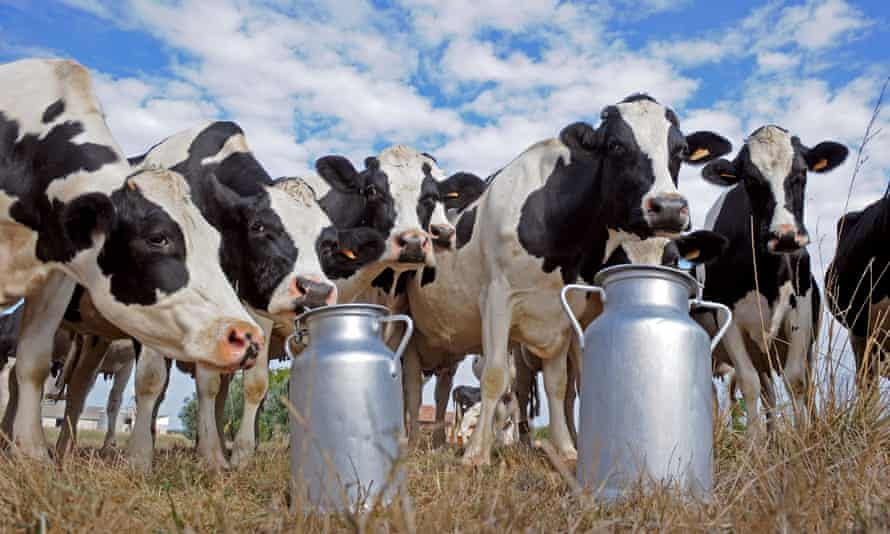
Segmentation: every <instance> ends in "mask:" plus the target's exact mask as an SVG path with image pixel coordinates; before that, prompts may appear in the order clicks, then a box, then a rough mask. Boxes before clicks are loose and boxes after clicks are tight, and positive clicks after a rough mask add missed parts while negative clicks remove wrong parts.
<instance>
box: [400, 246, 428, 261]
mask: <svg viewBox="0 0 890 534" xmlns="http://www.w3.org/2000/svg"><path fill="white" fill-rule="evenodd" d="M397 261H398V262H399V263H426V254H424V253H423V251H420V250H416V251H415V250H408V249H403V250H402V251H401V252H400V253H399V258H398V260H397Z"/></svg>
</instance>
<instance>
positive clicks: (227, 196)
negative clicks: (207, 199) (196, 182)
mask: <svg viewBox="0 0 890 534" xmlns="http://www.w3.org/2000/svg"><path fill="white" fill-rule="evenodd" d="M207 187H208V188H209V189H210V195H211V198H213V201H214V203H215V204H216V205H217V206H222V207H223V211H224V212H225V213H235V212H237V210H236V209H234V208H237V207H238V206H240V205H241V202H242V200H243V199H242V198H241V195H239V194H238V193H236V192H235V191H233V190H232V189H231V188H230V187H228V186H227V185H225V184H224V183H222V182H220V181H219V179H218V178H217V177H216V174H214V173H210V174H209V175H207Z"/></svg>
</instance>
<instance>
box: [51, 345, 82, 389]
mask: <svg viewBox="0 0 890 534" xmlns="http://www.w3.org/2000/svg"><path fill="white" fill-rule="evenodd" d="M83 338H84V336H82V335H79V334H74V341H73V343H71V348H69V349H68V355H67V356H66V357H65V365H63V366H62V372H61V373H59V376H58V377H57V378H56V380H55V382H54V383H53V386H52V388H51V389H50V391H49V392H47V394H46V398H48V399H51V400H65V386H66V385H68V384H69V383H70V381H71V373H72V372H73V371H74V368H75V367H76V366H77V359H78V358H79V357H80V355H81V354H82V351H83Z"/></svg>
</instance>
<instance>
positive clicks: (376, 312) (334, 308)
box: [284, 303, 414, 376]
mask: <svg viewBox="0 0 890 534" xmlns="http://www.w3.org/2000/svg"><path fill="white" fill-rule="evenodd" d="M320 315H341V316H342V315H365V316H368V317H376V318H377V320H378V321H379V322H381V323H395V322H401V323H405V333H404V334H403V335H402V339H401V341H399V346H398V347H397V348H396V350H395V351H394V354H393V357H392V361H391V363H390V372H391V373H392V376H396V374H398V372H399V366H400V365H401V358H402V353H403V352H405V349H406V348H407V347H408V342H409V341H411V335H412V334H414V321H413V320H411V317H409V316H408V315H404V314H400V313H392V312H391V311H390V309H389V308H387V307H386V306H382V305H380V304H361V303H349V304H331V305H328V306H321V307H319V308H313V309H311V310H308V311H305V312H303V313H301V314H300V315H299V316H297V318H296V319H294V333H293V334H291V335H289V336H288V337H287V339H286V340H285V342H284V351H285V353H287V356H288V357H289V358H290V359H292V360H293V359H296V358H298V357H299V356H300V355H299V354H294V352H293V350H292V349H291V347H292V342H293V341H297V342H298V343H306V340H307V337H308V330H307V328H306V326H305V323H306V321H307V320H308V319H312V318H314V317H315V316H320Z"/></svg>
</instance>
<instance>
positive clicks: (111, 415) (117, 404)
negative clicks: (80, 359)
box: [102, 360, 136, 453]
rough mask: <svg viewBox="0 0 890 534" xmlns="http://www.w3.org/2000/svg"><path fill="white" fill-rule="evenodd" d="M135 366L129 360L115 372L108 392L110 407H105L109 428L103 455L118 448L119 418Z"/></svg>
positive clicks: (132, 361) (103, 444) (106, 433)
mask: <svg viewBox="0 0 890 534" xmlns="http://www.w3.org/2000/svg"><path fill="white" fill-rule="evenodd" d="M135 364H136V362H135V361H134V360H128V361H127V362H126V363H124V365H123V366H122V367H120V368H119V369H117V370H115V372H114V383H113V384H112V385H111V391H109V392H108V405H107V406H106V407H105V413H106V420H107V421H108V428H107V429H106V430H105V441H104V442H103V443H102V452H103V453H108V452H111V450H112V449H113V448H114V447H117V442H116V441H115V437H114V436H115V431H116V430H117V418H118V416H119V415H120V412H121V401H122V400H123V396H124V389H126V387H127V382H129V381H130V374H132V372H133V366H134V365H135Z"/></svg>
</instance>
